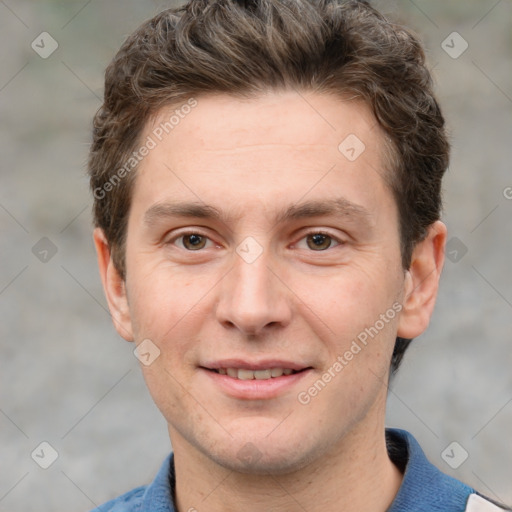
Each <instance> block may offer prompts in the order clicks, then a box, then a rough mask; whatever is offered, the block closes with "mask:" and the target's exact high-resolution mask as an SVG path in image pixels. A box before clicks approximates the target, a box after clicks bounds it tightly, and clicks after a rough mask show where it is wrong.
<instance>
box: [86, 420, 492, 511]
mask: <svg viewBox="0 0 512 512" xmlns="http://www.w3.org/2000/svg"><path fill="white" fill-rule="evenodd" d="M386 438H387V442H388V449H390V447H393V448H392V449H390V457H391V459H392V460H393V462H394V463H395V464H396V465H397V466H399V467H403V468H404V478H403V481H402V485H401V486H400V489H399V491H398V494H397V495H396V497H395V500H394V501H393V503H392V504H391V507H390V508H389V509H388V511H387V512H463V511H465V510H466V506H467V505H468V499H469V497H470V495H473V497H475V498H476V492H475V490H474V489H472V488H471V487H469V486H467V485H466V484H463V483H462V482H459V481H458V480H456V479H454V478H452V477H450V476H448V475H445V474H444V473H442V472H441V471H439V469H437V468H436V467H435V466H433V465H432V464H431V463H430V462H429V461H428V460H427V458H426V457H425V454H424V453H423V450H422V449H421V447H420V445H419V444H418V442H417V441H416V439H414V437H413V436H412V435H411V434H410V433H409V432H406V431H405V430H399V429H386ZM174 485H175V475H174V458H173V454H172V453H171V454H170V455H169V456H168V457H167V458H166V459H165V462H164V463H163V464H162V467H161V468H160V470H159V472H158V474H157V475H156V477H155V479H154V480H153V482H152V483H151V484H149V485H147V486H143V487H138V488H136V489H133V490H132V491H130V492H128V493H126V494H124V495H122V496H120V497H119V498H116V499H114V500H112V501H109V502H107V503H105V504H104V505H102V506H100V507H98V508H96V509H94V510H93V511H91V512H176V509H175V507H174V497H173V495H174ZM477 499H479V498H477ZM489 505H491V504H490V503H489ZM468 510H469V508H468ZM490 510H494V509H492V505H491V509H490ZM496 510H498V509H496ZM185 512H186V511H185Z"/></svg>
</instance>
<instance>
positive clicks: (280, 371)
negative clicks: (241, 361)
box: [205, 367, 310, 380]
mask: <svg viewBox="0 0 512 512" xmlns="http://www.w3.org/2000/svg"><path fill="white" fill-rule="evenodd" d="M309 368H310V367H308V368H303V369H301V370H294V369H292V368H265V369H263V370H251V369H247V368H205V369H206V370H209V371H211V372H215V373H218V374H219V375H227V376H228V377H231V378H233V379H239V380H253V379H254V380H268V379H276V378H278V377H282V376H283V375H293V374H295V373H300V372H303V371H305V370H308V369H309Z"/></svg>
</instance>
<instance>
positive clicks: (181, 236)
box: [165, 230, 345, 252]
mask: <svg viewBox="0 0 512 512" xmlns="http://www.w3.org/2000/svg"><path fill="white" fill-rule="evenodd" d="M190 235H199V236H200V237H203V238H206V239H208V240H210V241H212V240H211V239H210V237H208V236H207V235H205V234H204V233H201V232H200V231H185V232H182V233H180V234H179V235H178V236H175V237H174V238H172V239H171V240H169V241H168V242H166V243H165V245H173V244H174V242H176V241H177V240H179V239H180V238H184V237H186V236H190ZM311 235H323V236H326V237H329V238H330V239H331V240H333V241H334V242H336V243H337V244H338V245H343V244H344V243H345V242H344V241H343V240H340V239H338V238H336V237H335V236H334V235H332V234H331V233H328V232H327V231H323V230H313V231H308V232H306V233H304V235H303V236H302V238H300V240H299V242H300V241H302V240H304V239H305V238H307V237H308V236H311ZM297 243H298V242H297ZM294 245H297V244H294ZM338 245H335V246H334V247H337V246H338ZM180 249H183V250H184V251H187V252H201V251H202V250H203V249H204V248H202V249H198V250H197V251H193V250H189V249H186V248H185V247H180ZM329 249H332V247H331V246H329V247H328V248H327V249H324V250H318V251H314V250H311V252H326V251H328V250H329Z"/></svg>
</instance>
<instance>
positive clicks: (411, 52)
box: [89, 0, 449, 372]
mask: <svg viewBox="0 0 512 512" xmlns="http://www.w3.org/2000/svg"><path fill="white" fill-rule="evenodd" d="M287 88H288V89H298V90H310V91H316V92H320V93H326V94H335V95H337V96H339V97H341V98H346V97H347V95H349V96H350V97H355V98H359V99H360V100H362V101H364V102H365V103H366V104H367V105H368V106H369V107H370V108H371V110H372V112H373V114H374V115H375V117H376V119H377V121H378V123H379V125H380V127H381V128H382V130H383V131H384V133H385V134H386V137H387V139H388V140H389V141H390V144H389V145H390V149H391V155H392V158H391V160H392V169H391V172H389V173H388V175H389V176H388V178H389V185H390V188H391V190H392V192H393V195H394V197H395V200H396V204H397V207H398V211H399V228H400V240H401V254H402V265H403V268H404V269H408V268H409V266H410V263H411V255H412V250H413V248H414V246H415V244H416V243H418V242H419V241H421V240H422V239H423V238H424V237H425V235H426V232H427V228H428V226H430V225H431V224H432V223H433V222H435V221H436V220H438V219H439V217H440V213H441V180H442V177H443V174H444V172H445V170H446V168H447V166H448V159H449V144H448V141H447V138H446V134H445V131H444V119H443V116H442V114H441V111H440V109H439V105H438V103H437V101H436V99H435V97H434V95H433V91H432V79H431V76H430V73H429V71H428V69H427V68H426V65H425V55H424V51H423V49H422V46H421V44H420V42H419V41H418V39H417V38H416V37H415V36H414V35H413V34H412V33H411V32H410V31H408V30H406V29H405V28H403V27H402V26H400V25H398V24H393V23H391V22H390V21H388V20H387V19H386V18H385V17H384V16H383V15H382V14H380V13H379V12H378V11H376V10H375V9H374V8H373V7H371V6H370V5H369V3H368V2H366V1H356V0H349V1H343V0H190V1H189V2H187V3H186V4H185V5H183V6H181V7H177V8H172V9H167V10H165V11H163V12H161V13H159V14H158V15H157V16H155V17H154V18H152V19H150V20H148V21H146V22H145V23H143V24H142V25H141V26H140V27H139V28H138V29H137V30H136V31H135V32H134V33H133V34H132V35H131V36H130V37H129V38H128V39H127V40H126V41H125V43H124V44H123V45H122V47H121V49H120V50H119V52H118V53H117V55H116V56H115V57H114V59H113V60H112V62H111V63H110V64H109V66H108V68H107V70H106V76H105V97H104V103H103V105H102V106H101V108H100V109H99V111H98V112H97V114H96V116H95V118H94V130H93V142H92V146H91V150H90V157H89V174H90V178H91V189H92V191H93V195H94V207H93V209H94V222H95V224H96V226H99V227H101V228H102V229H103V231H104V233H105V236H106V238H107V241H108V243H109V245H110V249H111V252H112V258H113V261H114V264H115V266H116V268H117V270H118V271H119V273H120V275H121V276H122V277H123V278H124V277H125V241H126V230H127V220H128V214H129V210H130V202H131V195H132V190H133V184H134V181H135V176H136V172H135V170H136V169H135V166H134V172H129V171H130V169H127V168H126V167H125V168H124V172H123V173H121V172H120V171H119V170H120V169H122V168H121V166H122V165H123V164H124V163H125V162H126V161H128V160H129V159H130V158H131V156H132V154H133V152H134V150H135V149H136V148H137V145H138V144H140V143H141V141H140V137H141V133H142V131H143V129H144V127H145V126H146V123H147V122H148V120H149V119H150V118H151V117H152V116H154V115H155V114H156V113H157V112H158V111H159V109H160V108H161V107H163V106H166V105H171V104H179V102H186V101H187V99H190V98H191V97H194V96H195V97H198V96H200V95H201V94H207V93H209V92H220V93H227V94H232V95H241V96H246V97H250V96H251V95H257V94H258V93H262V92H264V91H267V90H269V89H274V90H277V89H287ZM116 173H117V174H116ZM121 174H122V176H121ZM107 192H108V193H107ZM409 341H410V340H403V339H401V338H398V339H397V344H396V346H395V353H394V354H393V361H392V371H393V372H394V371H395V370H396V369H397V368H398V365H399V363H400V360H401V358H402V356H403V353H404V351H405V348H406V347H407V345H408V343H409Z"/></svg>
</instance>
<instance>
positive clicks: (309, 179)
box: [89, 0, 502, 512]
mask: <svg viewBox="0 0 512 512" xmlns="http://www.w3.org/2000/svg"><path fill="white" fill-rule="evenodd" d="M448 153H449V147H448V143H447V140H446V135H445V132H444V120H443V117H442V115H441V112H440V109H439V107H438V104H437V102H436V100H435V98H434V96H433V93H432V86H431V78H430V75H429V73H428V71H427V69H426V67H425V65H424V54H423V50H422V48H421V45H420V43H419V42H418V40H417V39H416V38H415V37H414V36H413V35H411V34H410V33H409V32H408V31H407V30H405V29H404V28H402V27H399V26H397V25H394V24H392V23H390V22H389V21H387V20H386V19H385V18H384V17H383V16H382V15H380V14H379V13H378V12H376V11H375V10H374V9H373V8H372V7H370V6H369V4H368V3H367V2H363V1H349V2H343V1H341V0H321V1H318V0H293V1H292V0H252V1H251V0H246V1H241V0H240V1H235V0H191V1H190V2H189V3H187V4H186V5H185V6H183V7H182V8H180V9H175V10H167V11H164V12H162V13H160V14H159V15H157V16H156V17H155V18H153V19H152V20H149V21H148V22H146V23H144V24H143V25H142V26H141V27H140V28H139V29H138V30H137V31H136V32H135V33H134V34H132V35H131V36H130V37H129V38H128V40H127V41H126V42H125V44H124V45H123V47H122V48H121V50H120V51H119V52H118V54H117V55H116V57H115V58H114V60H113V61H112V63H111V64H110V65H109V67H108V69H107V73H106V83H105V100H104V104H103V106H102V108H101V109H100V111H99V112H98V114H97V115H96V117H95V123H94V137H93V144H92V147H91V155H90V160H89V172H90V176H91V187H92V190H93V194H94V198H95V206H94V215H95V223H96V229H95V232H94V241H95V244H96V249H97V252H98V262H99V268H100V273H101V278H102V282H103V286H104V289H105V293H106V297H107V301H108V304H109V308H110V311H111V314H112V318H113V321H114V324H115V326H116V329H117V331H118V332H119V334H120V335H121V336H122V337H123V338H125V339H126V340H127V341H134V342H135V344H136V346H137V349H136V352H137V354H138V356H139V358H140V360H141V363H142V364H141V367H142V371H143V374H144V377H145V380H146V383H147V385H148V388H149V391H150V393H151V395H152V397H153V399H154V401H155V403H156V405H157V406H158V408H159V409H160V411H161V412H162V414H163V415H164V417H165V419H166V421H167V423H168V427H169V435H170V438H171V442H172V446H173V453H172V454H171V455H170V456H169V457H168V458H167V459H166V460H165V462H164V464H163V466H162V468H161V470H160V472H159V473H158V475H157V476H156V478H155V480H154V481H153V482H152V483H151V484H150V485H149V486H145V487H141V488H138V489H135V490H133V491H131V492H129V493H127V494H125V495H124V496H122V497H120V498H118V499H115V500H113V501H111V502H109V503H107V504H105V505H103V506H102V507H99V508H98V509H97V510H98V511H102V512H106V511H112V512H114V511H115V512H119V511H135V510H137V511H138V510H146V511H152V512H158V511H179V512H185V511H189V512H193V511H199V512H201V511H203V510H204V511H208V512H221V511H222V512H229V511H238V510H246V511H250V512H252V511H268V510H272V511H308V512H317V511H320V510H322V511H331V510H332V511H335V510H336V511H337V510H343V511H361V510H371V511H375V512H384V511H386V510H387V511H391V512H398V511H429V512H431V511H444V512H449V511H454V512H455V511H463V510H467V511H472V512H476V511H497V510H502V509H501V508H499V507H498V506H497V505H495V504H493V503H491V502H490V501H489V500H487V499H485V498H483V497H482V496H480V495H478V494H477V493H476V491H475V490H474V489H471V488H470V487H469V486H467V485H465V484H463V483H462V482H459V481H457V480H454V479H452V478H451V477H448V476H446V475H444V474H442V473H441V472H439V471H438V470H437V469H436V468H434V466H432V465H431V464H430V463H429V462H428V461H427V460H426V458H425V456H424V455H423V453H422V451H421V449H420V447H419V446H418V444H417V443H416V441H415V440H414V438H413V437H412V436H411V435H410V434H409V433H407V432H405V431H401V430H392V429H388V430H386V429H385V425H384V421H385V403H386V394H387V383H388V381H389V377H390V375H391V374H392V373H393V372H394V371H396V369H397V368H398V365H399V364H400V361H401V358H402V356H403V354H404V351H405V349H406V348H407V345H408V344H409V342H410V341H411V340H412V339H413V338H415V337H416V336H418V335H420V334H421V333H422V332H423V331H424V330H425V329H426V327H427V325H428V323H429V319H430V316H431V314H432V311H433V307H434V303H435V299H436V294H437V289H438V283H439V278H440V274H441V270H442V267H443V261H444V246H445V241H446V227H445V226H444V224H443V223H442V222H440V220H439V218H440V209H441V199H440V188H441V180H442V176H443V174H444V172H445V170H446V168H447V165H448Z"/></svg>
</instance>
